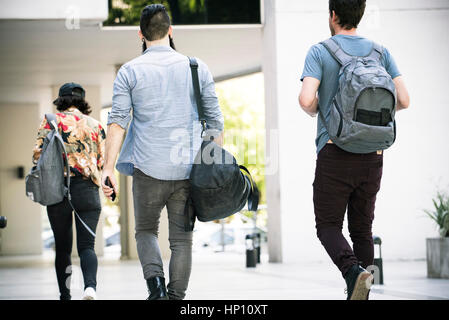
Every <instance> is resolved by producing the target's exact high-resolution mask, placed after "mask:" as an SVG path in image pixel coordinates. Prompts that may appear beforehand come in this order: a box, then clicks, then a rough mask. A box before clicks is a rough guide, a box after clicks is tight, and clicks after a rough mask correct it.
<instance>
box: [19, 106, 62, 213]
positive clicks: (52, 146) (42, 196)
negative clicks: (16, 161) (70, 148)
mask: <svg viewBox="0 0 449 320" xmlns="http://www.w3.org/2000/svg"><path fill="white" fill-rule="evenodd" d="M45 118H46V119H47V122H48V124H49V125H50V127H51V129H52V130H51V132H50V133H49V134H48V135H47V137H46V138H45V139H44V144H43V146H42V152H41V156H40V158H39V160H38V162H37V165H36V166H35V167H33V168H32V169H31V172H30V174H29V175H28V176H27V177H26V179H25V184H26V195H27V196H28V198H30V199H31V200H33V201H34V202H38V203H40V204H41V205H43V206H49V205H52V204H56V203H59V202H61V201H62V200H63V199H64V197H65V196H66V195H67V194H68V187H66V186H65V185H64V166H65V163H64V162H65V161H64V159H63V158H62V156H61V155H62V153H64V154H65V159H67V153H66V151H65V148H64V142H63V140H62V137H61V135H60V134H59V131H58V125H57V122H56V116H55V115H54V114H46V115H45ZM67 167H68V166H67ZM69 185H70V177H69V176H68V177H67V186H69Z"/></svg>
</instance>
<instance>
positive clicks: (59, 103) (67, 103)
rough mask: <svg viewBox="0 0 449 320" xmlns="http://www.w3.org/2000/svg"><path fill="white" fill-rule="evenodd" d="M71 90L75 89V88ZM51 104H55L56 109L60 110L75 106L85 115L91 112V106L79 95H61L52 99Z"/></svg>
mask: <svg viewBox="0 0 449 320" xmlns="http://www.w3.org/2000/svg"><path fill="white" fill-rule="evenodd" d="M73 90H74V91H76V90H77V88H75V89H73ZM53 104H54V105H55V106H56V109H57V110H58V111H61V112H63V111H66V110H67V109H69V108H70V107H76V108H77V109H78V110H79V111H81V113H83V114H85V115H89V114H90V113H91V112H92V108H91V107H90V105H89V103H87V101H86V100H84V98H82V97H79V96H61V97H58V98H57V99H56V100H55V101H53Z"/></svg>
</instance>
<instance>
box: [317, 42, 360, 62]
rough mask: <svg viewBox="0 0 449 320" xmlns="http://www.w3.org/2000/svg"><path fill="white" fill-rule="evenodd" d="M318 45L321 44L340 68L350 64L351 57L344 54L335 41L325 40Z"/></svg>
mask: <svg viewBox="0 0 449 320" xmlns="http://www.w3.org/2000/svg"><path fill="white" fill-rule="evenodd" d="M320 44H322V45H323V46H324V47H325V48H326V49H327V51H329V53H330V54H331V56H332V57H333V58H334V59H335V60H337V62H338V63H339V64H340V65H341V66H344V65H346V64H347V63H349V62H351V60H352V56H351V55H349V54H347V53H346V52H344V51H343V49H342V48H341V47H340V45H339V44H338V43H337V41H335V40H334V39H332V38H329V39H327V40H324V41H322V42H320Z"/></svg>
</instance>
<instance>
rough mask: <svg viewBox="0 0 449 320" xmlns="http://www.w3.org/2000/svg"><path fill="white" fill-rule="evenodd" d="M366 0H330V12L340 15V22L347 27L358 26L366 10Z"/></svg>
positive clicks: (347, 28) (343, 26)
mask: <svg viewBox="0 0 449 320" xmlns="http://www.w3.org/2000/svg"><path fill="white" fill-rule="evenodd" d="M365 7H366V0H329V13H330V14H331V15H332V11H335V14H336V15H337V16H338V24H339V25H340V26H341V27H342V28H344V29H346V30H349V29H352V28H357V26H358V25H359V23H360V20H362V17H363V13H364V12H365Z"/></svg>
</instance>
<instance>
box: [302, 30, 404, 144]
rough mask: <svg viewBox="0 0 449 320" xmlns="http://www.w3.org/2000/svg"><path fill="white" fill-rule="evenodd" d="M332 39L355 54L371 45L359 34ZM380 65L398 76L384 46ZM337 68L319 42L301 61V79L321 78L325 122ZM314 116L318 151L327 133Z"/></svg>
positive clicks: (335, 89) (363, 53)
mask: <svg viewBox="0 0 449 320" xmlns="http://www.w3.org/2000/svg"><path fill="white" fill-rule="evenodd" d="M332 39H334V40H336V41H337V42H338V44H339V45H340V46H341V48H342V49H343V51H345V52H346V53H348V54H350V55H354V56H366V55H368V54H369V53H370V52H371V50H372V48H373V42H372V41H371V40H368V39H366V38H363V37H360V36H347V35H335V36H333V37H332ZM382 64H383V66H384V67H385V69H386V70H387V72H388V73H389V74H390V76H391V77H392V78H393V79H394V78H396V77H397V76H400V75H401V74H400V72H399V70H398V68H397V66H396V63H395V61H394V59H393V57H392V56H391V55H390V52H389V51H388V50H387V49H386V48H384V51H383V56H382ZM339 70H340V65H339V63H338V62H337V61H336V60H335V59H334V58H333V57H332V56H331V54H330V53H329V52H328V51H327V49H326V48H325V47H324V46H323V45H322V44H319V43H318V44H315V45H314V46H312V47H311V48H310V50H309V52H308V53H307V57H306V61H305V64H304V70H303V73H302V75H301V81H303V80H304V78H305V77H313V78H316V79H318V80H320V86H319V88H318V101H319V106H320V110H321V112H322V113H323V115H324V116H325V119H326V121H327V120H328V119H329V111H330V104H331V102H332V99H333V98H334V96H335V94H336V93H337V89H338V72H339ZM317 118H318V126H317V137H316V140H315V144H316V147H317V151H316V152H317V153H319V152H320V150H321V149H322V148H323V147H324V146H325V145H326V143H327V141H329V134H328V133H327V130H326V128H325V126H324V124H323V123H322V122H321V119H320V117H317Z"/></svg>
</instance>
